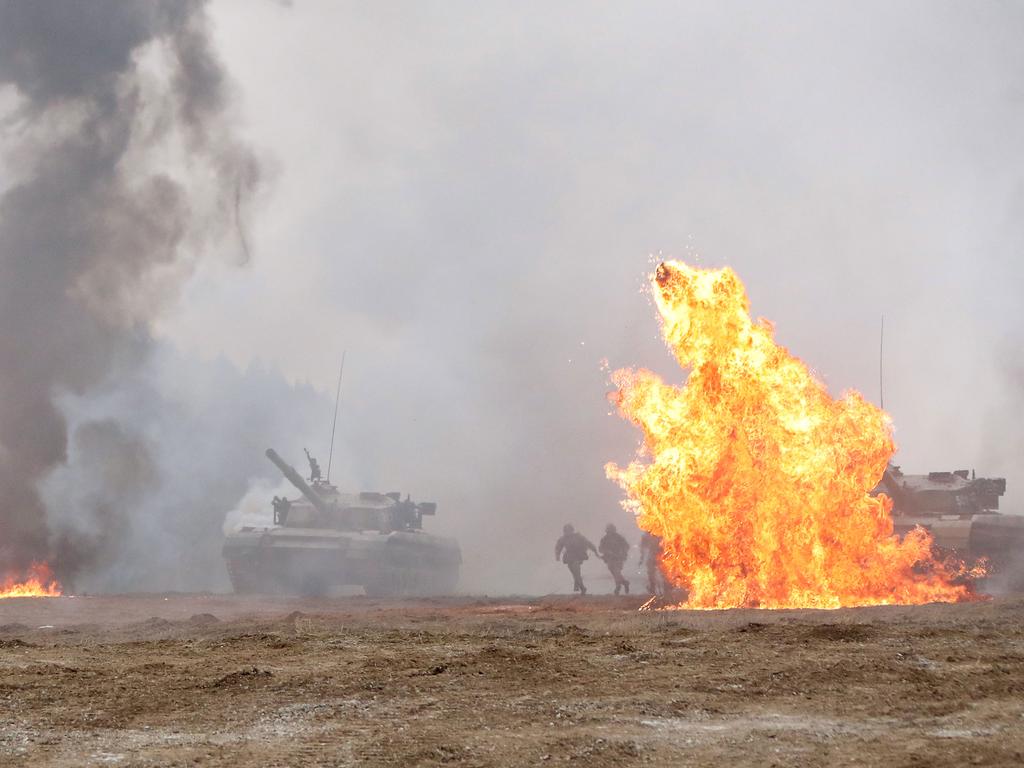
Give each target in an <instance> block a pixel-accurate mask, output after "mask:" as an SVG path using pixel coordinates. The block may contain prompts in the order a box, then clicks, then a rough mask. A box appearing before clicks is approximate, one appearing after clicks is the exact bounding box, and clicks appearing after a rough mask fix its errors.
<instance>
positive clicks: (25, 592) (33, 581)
mask: <svg viewBox="0 0 1024 768" xmlns="http://www.w3.org/2000/svg"><path fill="white" fill-rule="evenodd" d="M61 594H62V593H61V588H60V583H59V582H58V581H57V580H56V579H55V578H54V577H53V571H51V570H50V566H48V565H47V564H46V563H32V565H30V566H29V567H28V570H27V571H26V572H25V573H22V574H12V573H8V574H6V575H5V577H4V578H3V579H2V580H0V599H3V598H6V597H60V595H61Z"/></svg>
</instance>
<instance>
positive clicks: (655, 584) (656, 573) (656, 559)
mask: <svg viewBox="0 0 1024 768" xmlns="http://www.w3.org/2000/svg"><path fill="white" fill-rule="evenodd" d="M644 562H646V563H647V592H648V593H649V594H651V595H661V594H664V592H665V590H664V585H663V584H662V580H661V567H660V565H661V537H660V536H655V535H654V534H653V533H648V532H647V531H644V532H643V533H642V534H641V535H640V565H643V564H644Z"/></svg>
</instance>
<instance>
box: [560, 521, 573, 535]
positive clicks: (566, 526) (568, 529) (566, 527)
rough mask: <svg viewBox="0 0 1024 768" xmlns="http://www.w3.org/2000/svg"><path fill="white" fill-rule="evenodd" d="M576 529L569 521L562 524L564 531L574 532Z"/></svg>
mask: <svg viewBox="0 0 1024 768" xmlns="http://www.w3.org/2000/svg"><path fill="white" fill-rule="evenodd" d="M575 530H576V529H575V528H573V527H572V526H571V525H569V524H568V523H566V524H565V525H563V526H562V533H572V532H573V531H575Z"/></svg>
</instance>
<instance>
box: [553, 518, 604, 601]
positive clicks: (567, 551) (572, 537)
mask: <svg viewBox="0 0 1024 768" xmlns="http://www.w3.org/2000/svg"><path fill="white" fill-rule="evenodd" d="M588 550H589V551H591V552H593V553H594V554H595V555H598V556H600V553H599V552H598V551H597V549H596V548H595V547H594V545H593V544H591V543H590V541H589V540H588V539H587V537H586V536H584V535H583V534H582V533H576V529H575V528H573V527H572V526H571V525H566V526H565V527H564V528H562V537H561V538H560V539H559V540H558V541H557V542H556V543H555V560H561V561H562V562H563V563H565V564H566V565H567V566H568V567H569V573H571V574H572V591H573V592H579V593H580V594H581V595H585V594H587V588H586V587H585V586H583V575H582V574H581V573H580V566H581V565H583V561H584V560H587V559H588V557H587V551H588Z"/></svg>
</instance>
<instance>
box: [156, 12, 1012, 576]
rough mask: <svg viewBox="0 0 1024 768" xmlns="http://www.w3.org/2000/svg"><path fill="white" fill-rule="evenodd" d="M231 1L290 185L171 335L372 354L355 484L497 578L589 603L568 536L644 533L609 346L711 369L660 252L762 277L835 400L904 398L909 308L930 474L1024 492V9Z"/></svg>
mask: <svg viewBox="0 0 1024 768" xmlns="http://www.w3.org/2000/svg"><path fill="white" fill-rule="evenodd" d="M211 15H212V17H213V22H214V29H213V40H214V44H215V46H216V49H217V51H218V52H219V54H220V55H221V57H222V59H223V63H224V66H225V69H226V71H227V72H228V74H229V75H230V76H231V77H232V78H233V79H234V80H235V86H236V90H237V97H238V105H237V106H238V114H239V116H240V120H241V125H240V126H239V133H240V134H241V135H242V136H243V137H244V138H245V139H246V140H248V141H249V142H250V143H251V145H253V146H254V147H255V148H256V151H257V152H258V153H259V154H260V156H261V158H262V160H263V164H264V168H265V174H264V176H265V178H266V179H267V181H266V183H265V184H264V186H263V188H262V192H261V194H260V197H259V199H258V200H257V201H256V204H255V205H256V207H255V208H254V209H253V210H251V211H250V218H251V220H252V221H253V222H254V226H253V232H252V238H251V243H250V245H251V247H252V252H253V258H252V261H251V263H250V264H248V266H245V267H238V266H237V265H236V264H234V263H233V262H232V260H231V259H224V260H221V261H216V260H214V261H207V262H204V263H202V264H200V265H199V267H198V269H197V271H196V272H195V274H194V275H193V277H192V278H191V281H190V282H189V283H188V285H187V286H186V288H185V291H184V295H183V297H182V299H181V301H180V302H179V303H178V304H177V305H176V306H175V307H174V308H172V309H170V310H169V311H168V312H166V313H165V314H164V315H163V316H162V319H161V320H160V321H159V324H158V326H157V329H158V334H159V335H160V336H162V337H164V338H166V339H168V340H169V341H171V342H173V343H174V344H175V345H177V346H178V347H179V348H180V350H181V351H182V352H183V353H184V354H196V355H200V356H203V357H207V358H213V357H217V356H219V355H225V356H227V357H228V358H229V359H230V360H232V361H234V362H236V363H237V364H238V365H240V366H243V367H244V366H247V365H248V364H249V363H250V362H251V361H253V360H256V359H259V360H261V361H263V362H264V363H267V364H269V365H272V366H276V367H279V368H280V369H281V370H282V371H283V372H284V374H285V375H286V376H287V377H289V378H290V379H292V380H295V381H309V382H311V383H312V384H313V385H315V386H316V387H318V388H319V389H321V390H322V391H323V392H325V393H332V392H333V387H334V384H335V377H336V375H337V367H338V363H339V361H340V357H341V353H342V350H347V351H348V362H347V367H346V371H345V381H344V384H343V404H342V415H341V419H340V422H339V436H340V444H339V448H338V453H337V454H336V458H335V466H336V467H337V469H336V470H335V479H336V480H337V481H339V482H340V483H341V484H343V485H345V486H350V487H351V486H354V487H355V488H374V489H379V490H391V489H401V490H402V491H408V492H410V493H412V494H413V495H414V497H418V498H420V499H423V500H435V501H437V502H438V505H439V510H438V518H437V519H436V521H431V523H432V524H433V523H436V525H434V529H435V530H443V531H445V532H449V533H455V534H457V535H459V536H460V538H462V542H463V548H464V550H465V557H466V561H467V567H466V576H467V579H466V581H465V583H464V584H463V587H464V588H466V589H470V590H480V589H492V590H498V589H513V590H523V591H551V590H555V589H564V588H565V587H566V584H565V583H563V582H565V579H566V578H567V576H566V575H565V574H563V573H562V572H561V571H560V570H558V566H556V564H555V563H554V561H553V558H552V553H551V551H550V550H551V548H552V547H553V544H554V539H555V537H556V535H557V534H558V532H559V530H560V528H561V526H562V524H563V523H565V522H567V521H571V522H576V523H577V524H578V525H579V526H580V527H582V528H583V529H584V532H585V533H587V534H588V535H590V536H591V537H592V538H595V539H596V537H597V536H598V535H599V533H600V529H601V528H602V527H603V525H604V523H605V522H608V521H614V522H617V523H619V524H620V525H621V526H624V527H626V528H627V529H629V530H632V529H631V528H630V525H631V524H630V522H629V519H628V517H627V516H626V513H624V512H623V511H622V510H621V509H619V508H618V506H617V503H618V500H619V498H620V493H619V491H618V489H617V488H616V487H615V486H614V485H613V484H612V483H610V482H609V481H607V480H606V479H605V478H604V472H603V464H604V463H605V462H606V461H608V460H617V461H620V462H621V461H625V460H628V458H629V457H630V456H631V455H632V452H633V451H634V450H635V447H636V445H637V443H638V440H639V434H638V433H637V432H635V431H634V430H633V428H632V427H630V426H629V425H627V424H625V423H623V422H621V421H620V420H619V419H618V418H617V417H615V416H609V415H608V412H609V406H608V404H607V402H606V401H605V393H606V392H607V391H608V389H609V383H608V380H607V375H606V373H605V372H603V371H602V370H601V366H600V363H601V360H602V358H608V360H609V362H610V364H611V365H612V366H613V367H619V366H637V365H642V366H647V367H651V368H653V369H655V370H657V371H659V372H660V373H662V374H663V375H665V376H666V377H668V378H670V379H672V380H680V379H681V378H682V375H683V374H682V372H681V371H678V369H675V366H674V363H673V362H672V360H671V358H670V357H669V355H668V354H667V353H666V351H665V350H664V348H663V346H662V344H661V341H660V339H659V336H658V326H657V321H656V318H655V314H654V310H653V307H652V306H651V305H650V303H649V301H648V299H647V297H646V296H645V295H644V294H643V292H642V290H641V289H642V286H643V284H644V278H645V275H646V274H647V273H648V272H649V271H650V269H651V266H652V263H653V262H652V254H653V255H654V257H655V258H657V255H658V254H663V255H664V256H671V257H677V258H683V259H685V260H688V261H692V262H696V263H699V264H703V265H706V266H717V265H725V264H727V265H730V266H732V267H733V268H734V269H735V270H736V271H737V272H738V273H739V275H740V276H741V278H742V279H743V280H744V281H745V283H746V285H747V288H748V291H749V294H750V297H751V300H752V303H753V307H754V311H755V313H756V314H759V315H763V316H765V317H767V318H770V319H771V320H772V321H774V322H775V323H776V326H777V329H778V331H777V336H778V339H779V340H780V341H781V342H782V343H784V344H785V345H787V346H789V347H790V348H791V349H792V350H793V351H794V352H795V353H797V354H798V355H800V356H801V357H803V358H804V359H805V360H806V361H807V362H808V363H809V364H810V365H811V367H812V368H814V369H815V370H816V371H817V372H818V374H819V375H820V376H821V377H822V378H823V379H824V380H825V381H826V382H827V383H828V385H829V387H830V389H831V390H832V391H833V392H834V393H838V392H839V391H841V390H843V389H845V388H848V387H855V388H857V389H860V390H861V391H863V392H864V393H865V394H866V395H867V396H868V397H869V398H870V399H872V400H875V401H876V402H877V399H878V344H879V338H878V337H879V323H880V318H881V317H882V315H884V316H885V332H886V337H885V377H886V384H885V404H886V408H887V410H889V411H890V413H891V414H892V416H893V419H894V421H895V424H896V429H897V432H896V437H897V442H898V444H899V446H900V451H899V454H898V456H897V462H898V463H900V464H901V465H903V467H904V469H905V470H907V471H928V470H934V469H956V468H960V467H976V468H977V470H978V471H979V473H982V472H983V473H985V474H999V475H1005V476H1006V477H1007V478H1008V480H1009V483H1010V491H1009V494H1008V498H1009V500H1010V504H1009V505H1008V506H1009V507H1011V510H1012V511H1024V509H1022V507H1024V422H1022V408H1024V351H1022V349H1024V347H1022V344H1024V309H1022V299H1021V296H1022V291H1024V264H1022V262H1024V151H1022V150H1024V140H1022V138H1021V137H1024V47H1022V46H1021V44H1020V41H1021V40H1024V6H1021V5H1020V4H1016V3H1010V2H977V1H976V0H971V1H969V2H901V3H888V2H876V3H868V2H861V3H846V4H843V5H840V4H837V3H831V4H823V3H817V2H805V3H785V2H776V3H770V4H769V3H759V2H758V3H754V2H750V3H739V2H734V3H721V2H716V3H710V2H708V3H690V4H687V3H680V2H671V3H654V2H649V3H643V4H630V3H622V2H615V3H610V2H609V3H598V2H578V3H547V2H545V3H540V2H527V3H523V2H515V3H497V2H490V3H477V2H405V3H395V2H374V3H342V2H312V1H309V0H296V2H294V3H292V4H290V5H289V4H278V3H272V2H266V3H253V2H250V0H223V1H219V2H214V3H213V5H212V7H211ZM282 407H287V404H282ZM329 436H330V413H329V412H326V413H325V414H324V423H323V427H322V429H320V430H319V431H314V432H311V433H309V434H308V435H304V436H302V437H300V438H299V439H301V440H302V441H304V442H305V441H308V443H309V444H310V447H311V448H313V449H314V450H318V451H319V452H321V453H322V454H326V451H327V442H328V440H329ZM292 439H293V438H292ZM289 442H291V439H290V440H289ZM289 458H290V459H291V460H292V461H293V462H294V463H297V462H298V461H299V458H300V457H299V456H292V457H289ZM631 536H633V537H634V538H635V533H631ZM589 567H590V569H591V570H590V572H591V573H593V574H595V575H596V574H597V573H599V572H600V569H599V568H598V567H597V565H596V564H594V563H591V564H589Z"/></svg>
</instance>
